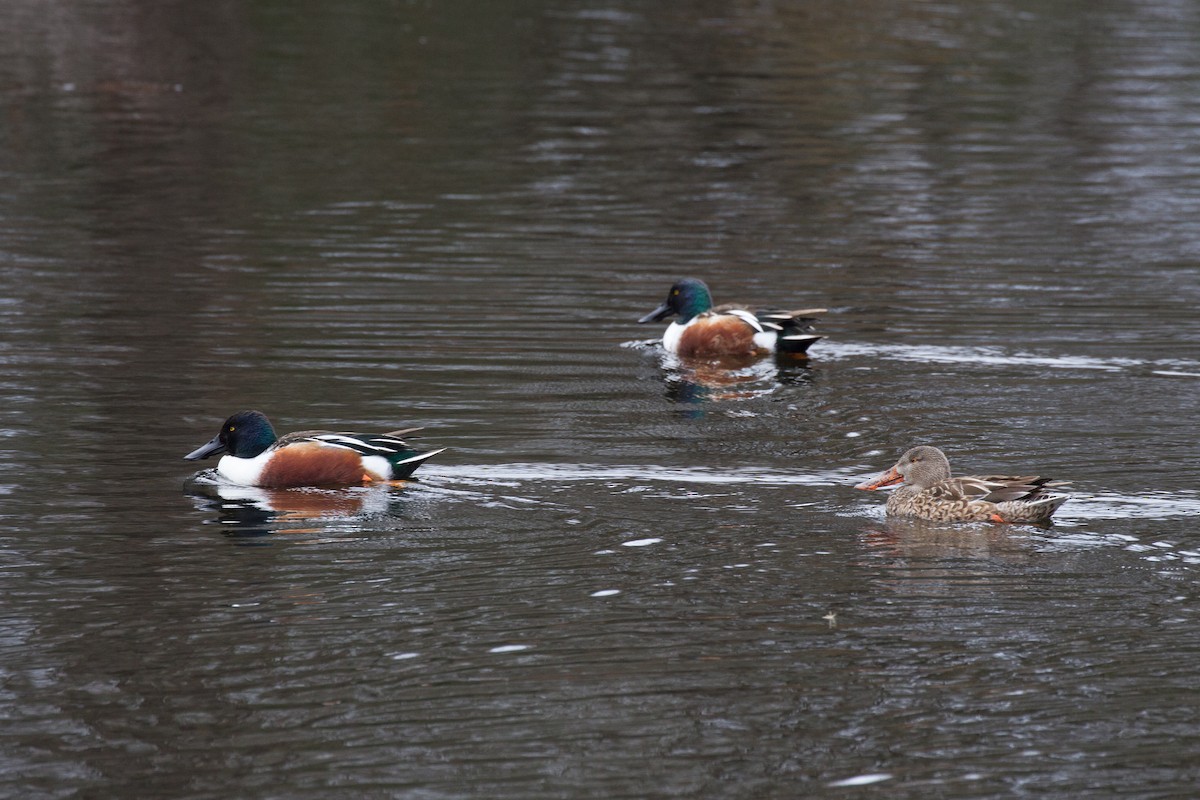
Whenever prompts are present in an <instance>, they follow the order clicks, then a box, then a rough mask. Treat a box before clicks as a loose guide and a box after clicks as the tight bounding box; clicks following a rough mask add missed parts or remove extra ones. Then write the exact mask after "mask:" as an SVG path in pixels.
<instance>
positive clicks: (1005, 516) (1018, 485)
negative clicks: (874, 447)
mask: <svg viewBox="0 0 1200 800" xmlns="http://www.w3.org/2000/svg"><path fill="white" fill-rule="evenodd" d="M901 482H903V483H904V485H903V486H901V487H900V488H899V489H896V490H895V491H894V492H892V495H891V496H890V497H889V498H888V501H887V506H886V508H887V513H888V514H891V515H894V516H902V517H919V518H921V519H928V520H933V521H935V522H967V521H976V522H987V521H992V522H1047V521H1049V519H1050V517H1051V516H1052V515H1053V514H1054V512H1055V511H1057V510H1058V507H1059V506H1061V505H1062V504H1063V503H1065V502H1066V501H1067V496H1066V495H1063V494H1055V493H1053V492H1051V491H1050V490H1052V489H1054V488H1056V487H1059V486H1065V485H1066V482H1065V481H1052V480H1050V479H1049V478H1043V477H1040V476H1037V475H1026V476H1016V475H962V476H959V477H957V478H955V477H951V475H950V461H949V460H948V459H947V458H946V455H945V454H944V453H943V452H942V451H941V450H939V449H937V448H936V447H930V446H928V445H923V446H921V447H914V448H912V449H911V450H909V451H908V452H907V453H905V454H904V455H903V456H901V458H900V460H899V461H897V462H896V464H895V466H893V467H892V468H891V469H889V470H888V471H886V472H884V473H883V474H882V475H880V476H879V477H877V478H874V479H873V480H870V481H866V482H864V483H861V484H859V485H858V486H856V487H855V488H857V489H866V490H874V489H879V488H881V487H883V486H891V485H893V484H897V483H901Z"/></svg>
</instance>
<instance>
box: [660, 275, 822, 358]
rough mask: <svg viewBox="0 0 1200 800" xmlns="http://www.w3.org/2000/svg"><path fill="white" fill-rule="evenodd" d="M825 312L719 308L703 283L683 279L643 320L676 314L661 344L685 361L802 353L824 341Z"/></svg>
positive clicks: (733, 305)
mask: <svg viewBox="0 0 1200 800" xmlns="http://www.w3.org/2000/svg"><path fill="white" fill-rule="evenodd" d="M824 313H825V309H823V308H806V309H800V310H797V311H780V310H755V309H753V308H749V307H747V306H742V305H737V304H732V303H731V304H726V305H721V306H714V305H713V299H712V293H711V292H710V291H709V290H708V285H707V284H705V283H704V281H701V280H697V279H696V278H683V279H681V280H678V281H676V282H675V283H674V284H673V285H672V286H671V289H670V291H668V292H667V299H666V300H664V301H663V303H662V304H661V305H660V306H659V307H658V308H656V309H654V310H653V311H651V312H650V313H649V314H647V315H646V316H644V317H642V318H641V319H639V320H638V322H639V323H646V322H659V321H661V320H664V319H667V318H668V317H670V316H673V315H674V316H676V317H677V319H675V320H674V321H673V322H672V323H671V324H670V325H668V326H667V330H666V331H665V332H664V333H663V339H662V343H663V347H664V348H665V349H666V350H667V352H668V353H674V354H676V355H679V356H682V357H683V358H720V357H722V356H764V355H768V354H770V353H790V354H794V355H803V354H804V353H806V352H807V351H808V348H809V346H811V345H812V343H813V342H815V341H817V340H819V339H821V338H822V337H821V336H818V335H816V334H814V333H813V323H814V322H815V321H816V315H818V314H824Z"/></svg>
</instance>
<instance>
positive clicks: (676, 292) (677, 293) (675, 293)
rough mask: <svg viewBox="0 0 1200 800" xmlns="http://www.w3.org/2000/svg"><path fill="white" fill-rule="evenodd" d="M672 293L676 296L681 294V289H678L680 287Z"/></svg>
mask: <svg viewBox="0 0 1200 800" xmlns="http://www.w3.org/2000/svg"><path fill="white" fill-rule="evenodd" d="M671 294H673V295H675V296H676V297H678V296H679V290H678V289H676V290H675V291H673V292H671Z"/></svg>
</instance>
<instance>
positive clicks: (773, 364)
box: [662, 353, 814, 405]
mask: <svg viewBox="0 0 1200 800" xmlns="http://www.w3.org/2000/svg"><path fill="white" fill-rule="evenodd" d="M662 369H663V379H664V381H665V383H666V397H667V399H668V400H671V401H672V402H675V403H682V404H693V405H694V404H702V403H705V402H709V401H722V400H749V399H752V398H755V397H761V396H763V395H767V394H770V393H771V392H773V391H775V390H776V389H777V388H778V387H779V386H780V385H801V384H807V383H810V382H811V381H812V380H813V377H814V372H813V370H812V367H811V366H809V364H808V361H807V360H805V359H792V358H786V357H783V356H778V357H776V358H773V359H759V358H754V357H750V358H745V357H743V358H734V357H731V356H726V357H723V358H719V359H711V360H697V359H683V358H679V357H678V356H673V355H671V354H670V353H667V354H664V355H663V359H662Z"/></svg>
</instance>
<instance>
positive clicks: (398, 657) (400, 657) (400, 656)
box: [391, 653, 421, 661]
mask: <svg viewBox="0 0 1200 800" xmlns="http://www.w3.org/2000/svg"><path fill="white" fill-rule="evenodd" d="M419 655H421V654H420V653H392V655H391V659H392V660H393V661H406V660H408V659H410V658H416V657H417V656H419Z"/></svg>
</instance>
